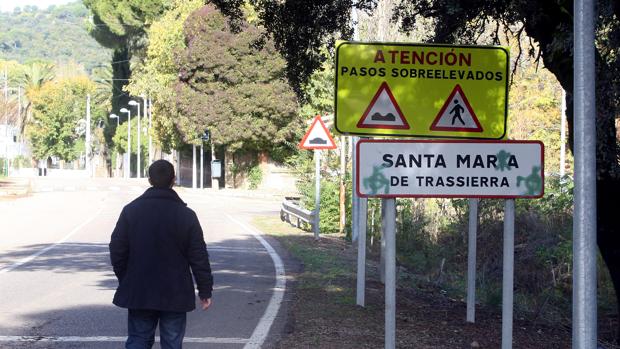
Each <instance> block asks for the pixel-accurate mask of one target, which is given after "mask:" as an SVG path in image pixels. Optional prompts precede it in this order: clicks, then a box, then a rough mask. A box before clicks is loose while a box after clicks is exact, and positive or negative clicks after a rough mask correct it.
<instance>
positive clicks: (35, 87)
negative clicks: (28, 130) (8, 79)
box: [17, 62, 54, 135]
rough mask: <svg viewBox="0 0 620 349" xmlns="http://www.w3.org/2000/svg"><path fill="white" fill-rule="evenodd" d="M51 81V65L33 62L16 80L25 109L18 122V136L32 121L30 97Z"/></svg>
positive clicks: (52, 71)
mask: <svg viewBox="0 0 620 349" xmlns="http://www.w3.org/2000/svg"><path fill="white" fill-rule="evenodd" d="M53 79H54V65H53V64H50V63H41V62H35V63H32V64H29V65H25V66H24V68H23V70H22V73H21V75H20V76H19V77H18V78H17V82H18V83H19V85H20V86H22V87H23V88H24V91H25V93H26V108H25V109H24V111H23V113H22V115H20V116H19V120H18V122H19V132H20V135H23V134H24V129H25V127H26V124H28V123H29V122H30V121H31V120H32V110H31V106H32V102H31V100H32V97H33V96H34V95H35V94H36V93H37V92H38V91H39V90H40V89H41V87H42V86H43V84H45V83H46V82H48V81H51V80H53Z"/></svg>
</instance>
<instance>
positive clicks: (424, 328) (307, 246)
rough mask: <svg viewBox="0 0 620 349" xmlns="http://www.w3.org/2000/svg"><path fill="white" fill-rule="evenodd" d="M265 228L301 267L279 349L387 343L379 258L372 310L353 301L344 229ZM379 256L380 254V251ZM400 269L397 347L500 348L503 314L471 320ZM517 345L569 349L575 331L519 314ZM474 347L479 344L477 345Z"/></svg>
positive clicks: (371, 286) (352, 258)
mask: <svg viewBox="0 0 620 349" xmlns="http://www.w3.org/2000/svg"><path fill="white" fill-rule="evenodd" d="M252 223H253V225H254V226H256V227H257V228H258V229H259V230H261V231H262V232H264V233H267V234H269V235H271V236H273V237H275V238H276V239H277V240H278V241H279V242H280V244H281V245H282V246H283V247H284V248H286V249H287V250H288V251H289V252H290V253H291V255H292V256H293V257H294V258H295V259H297V260H298V261H299V263H300V264H301V266H302V268H301V270H300V271H298V272H291V271H290V270H288V271H287V274H288V276H289V277H292V279H293V280H294V284H292V285H291V286H292V287H291V289H292V292H293V299H292V302H291V303H290V305H289V307H290V308H289V310H290V312H291V317H290V319H291V320H290V321H291V327H292V330H291V332H290V333H289V334H287V335H286V336H285V338H283V339H282V340H281V341H280V342H279V343H278V344H277V346H276V348H282V349H284V348H286V349H297V348H299V349H301V348H304V349H305V348H327V349H330V348H335V349H348V348H352V349H353V348H359V349H365V348H381V347H383V344H384V343H383V338H384V337H383V336H384V303H383V292H384V288H383V285H382V284H381V283H380V282H379V281H378V267H377V264H378V262H377V261H376V259H375V260H372V259H369V260H368V261H367V263H366V270H367V281H366V307H364V308H362V307H358V306H356V305H355V301H356V295H355V287H356V286H355V285H356V282H355V277H356V273H355V268H356V256H357V254H356V250H355V248H353V247H352V246H351V244H350V243H348V242H346V241H345V239H344V237H343V236H341V235H338V234H331V235H322V236H321V239H320V240H319V241H316V240H315V239H314V236H313V234H312V233H309V232H305V231H303V230H299V229H297V228H295V227H292V226H290V225H289V224H287V223H283V222H281V221H280V220H279V218H278V217H256V218H255V219H254V221H253V222H252ZM375 258H376V256H375ZM412 279H414V276H413V275H411V274H408V273H406V272H403V273H401V275H400V277H399V280H400V281H401V282H400V283H399V287H398V289H397V315H396V338H397V343H396V346H397V347H398V348H421V349H427V348H428V349H431V348H433V349H438V348H439V349H441V348H446V349H447V348H450V349H452V348H471V347H472V346H473V347H475V346H476V345H479V347H481V348H498V347H500V342H501V340H500V336H501V321H499V320H498V319H501V314H500V313H498V311H497V310H496V309H495V308H491V309H489V308H484V307H479V308H478V309H477V315H476V318H477V322H476V324H467V323H465V321H464V318H465V304H464V303H463V302H462V301H460V300H456V299H453V298H451V297H450V296H449V295H446V294H445V291H444V292H441V290H438V289H437V287H436V286H435V285H432V283H428V284H425V283H423V282H415V283H414V282H411V280H412ZM513 338H514V345H513V347H514V348H528V349H529V348H537V349H538V348H569V347H570V344H569V343H570V333H569V332H566V331H565V330H558V329H555V328H549V327H546V326H544V325H538V324H532V323H531V322H527V321H523V320H521V319H515V324H514V334H513ZM474 344H475V345H474Z"/></svg>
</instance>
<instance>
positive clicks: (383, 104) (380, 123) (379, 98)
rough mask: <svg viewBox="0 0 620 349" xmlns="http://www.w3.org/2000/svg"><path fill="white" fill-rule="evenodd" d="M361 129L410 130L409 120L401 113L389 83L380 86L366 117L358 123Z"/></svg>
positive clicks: (365, 113)
mask: <svg viewBox="0 0 620 349" xmlns="http://www.w3.org/2000/svg"><path fill="white" fill-rule="evenodd" d="M357 127H359V128H383V129H409V124H408V123H407V119H405V116H404V115H403V112H402V111H400V107H399V106H398V103H396V99H394V95H393V94H392V91H391V90H390V87H389V86H388V84H387V82H385V81H384V82H383V83H382V84H381V86H379V90H377V93H376V94H375V96H374V97H373V98H372V101H371V102H370V104H369V105H368V108H366V111H365V112H364V115H362V118H361V119H360V121H359V122H358V123H357Z"/></svg>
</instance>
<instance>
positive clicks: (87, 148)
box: [85, 94, 93, 177]
mask: <svg viewBox="0 0 620 349" xmlns="http://www.w3.org/2000/svg"><path fill="white" fill-rule="evenodd" d="M85 142H86V147H85V149H86V166H85V167H86V171H87V174H88V177H92V176H93V171H92V168H91V165H92V164H91V161H90V153H91V149H90V143H91V139H90V94H87V95H86V140H85Z"/></svg>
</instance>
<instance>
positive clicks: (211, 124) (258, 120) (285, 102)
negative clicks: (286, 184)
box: [167, 6, 299, 152]
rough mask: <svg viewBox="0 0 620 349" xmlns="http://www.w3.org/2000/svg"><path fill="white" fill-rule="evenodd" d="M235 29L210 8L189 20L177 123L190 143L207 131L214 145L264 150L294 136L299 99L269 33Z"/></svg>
mask: <svg viewBox="0 0 620 349" xmlns="http://www.w3.org/2000/svg"><path fill="white" fill-rule="evenodd" d="M239 29H240V31H239V32H236V33H234V32H232V31H231V28H230V27H229V25H228V24H227V21H226V19H225V17H224V16H223V15H222V14H221V13H220V12H219V11H218V10H216V9H215V8H214V7H212V6H205V7H203V8H201V9H199V10H197V11H195V12H194V13H192V14H191V15H190V17H189V18H188V19H187V21H186V23H185V29H184V36H185V42H186V46H187V48H186V49H185V50H183V51H181V52H178V54H177V56H178V60H177V69H178V71H179V80H178V82H177V84H176V86H175V91H176V94H175V96H174V100H171V101H169V102H168V103H167V105H174V108H177V110H178V111H179V113H178V115H179V116H180V117H179V118H178V119H177V120H176V125H177V127H178V129H179V130H180V131H181V133H182V135H183V138H184V140H185V141H186V142H188V143H193V142H196V140H197V139H198V137H199V135H200V134H202V132H203V131H204V130H205V129H207V128H208V129H209V130H210V131H211V137H212V139H213V142H214V144H217V145H225V146H227V148H228V150H229V151H231V152H235V151H237V150H239V149H244V150H258V151H264V150H269V149H272V148H273V147H274V145H275V144H278V143H280V142H283V141H285V140H288V139H290V138H291V136H292V135H294V131H295V128H296V126H298V125H299V120H298V119H297V101H296V97H295V94H294V92H293V90H292V89H291V88H290V86H289V84H288V83H287V81H286V77H285V67H286V66H285V62H284V60H283V59H282V58H280V56H279V54H278V52H277V50H276V49H275V46H274V45H273V43H272V42H271V41H264V40H263V34H264V32H263V31H262V30H261V29H260V28H258V27H256V26H254V25H252V24H250V23H247V22H243V23H241V24H240V27H239Z"/></svg>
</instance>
